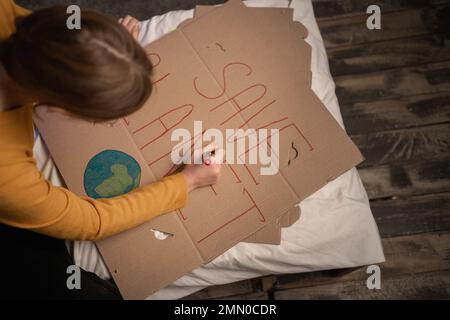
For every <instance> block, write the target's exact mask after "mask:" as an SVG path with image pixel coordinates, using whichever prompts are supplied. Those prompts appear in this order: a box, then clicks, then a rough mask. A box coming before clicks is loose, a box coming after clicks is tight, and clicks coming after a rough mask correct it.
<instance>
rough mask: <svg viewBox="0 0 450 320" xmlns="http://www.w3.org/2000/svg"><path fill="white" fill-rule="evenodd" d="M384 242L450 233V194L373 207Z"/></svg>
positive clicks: (382, 201) (392, 201)
mask: <svg viewBox="0 0 450 320" xmlns="http://www.w3.org/2000/svg"><path fill="white" fill-rule="evenodd" d="M370 207H371V208H372V212H373V215H374V217H375V220H376V222H377V225H378V229H379V230H380V235H381V236H382V237H383V238H387V237H396V236H400V235H411V234H418V233H425V232H432V231H443V230H450V193H442V194H432V195H424V196H416V197H408V198H407V199H391V200H377V201H372V202H371V203H370Z"/></svg>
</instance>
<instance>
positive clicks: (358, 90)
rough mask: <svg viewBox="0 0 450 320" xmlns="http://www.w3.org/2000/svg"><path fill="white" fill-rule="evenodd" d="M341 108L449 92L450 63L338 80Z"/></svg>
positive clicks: (337, 78) (352, 76)
mask: <svg viewBox="0 0 450 320" xmlns="http://www.w3.org/2000/svg"><path fill="white" fill-rule="evenodd" d="M335 82H336V94H337V97H338V99H339V102H340V104H341V105H346V104H351V103H355V102H369V101H378V100H380V99H394V98H397V97H403V96H412V95H418V94H426V93H436V92H447V93H448V92H449V91H450V61H446V62H439V63H433V64H428V65H422V66H413V67H409V68H399V69H392V70H386V71H381V72H372V73H365V74H358V75H347V76H339V77H335Z"/></svg>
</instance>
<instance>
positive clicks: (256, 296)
mask: <svg viewBox="0 0 450 320" xmlns="http://www.w3.org/2000/svg"><path fill="white" fill-rule="evenodd" d="M213 300H269V294H268V292H254V293H249V294H242V295H236V296H228V297H220V298H216V299H213Z"/></svg>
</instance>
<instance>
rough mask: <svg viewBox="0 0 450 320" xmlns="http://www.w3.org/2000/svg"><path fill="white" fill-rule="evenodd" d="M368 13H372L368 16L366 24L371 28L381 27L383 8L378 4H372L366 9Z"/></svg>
mask: <svg viewBox="0 0 450 320" xmlns="http://www.w3.org/2000/svg"><path fill="white" fill-rule="evenodd" d="M366 13H367V14H371V16H369V17H368V18H367V21H366V26H367V29H369V30H374V29H381V9H380V7H379V6H377V5H376V4H373V5H370V6H368V7H367V10H366Z"/></svg>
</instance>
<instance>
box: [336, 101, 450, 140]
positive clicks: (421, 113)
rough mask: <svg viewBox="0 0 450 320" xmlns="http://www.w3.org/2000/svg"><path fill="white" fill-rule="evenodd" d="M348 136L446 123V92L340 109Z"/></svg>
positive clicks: (449, 111)
mask: <svg viewBox="0 0 450 320" xmlns="http://www.w3.org/2000/svg"><path fill="white" fill-rule="evenodd" d="M341 111H342V117H343V118H344V123H345V127H346V129H347V132H348V133H349V134H350V135H356V134H365V133H370V132H374V131H375V132H376V131H386V130H392V129H402V128H410V127H417V126H426V125H431V124H438V123H446V122H450V92H447V93H432V94H424V95H414V96H407V97H401V98H397V99H388V100H380V101H370V102H355V103H353V104H348V105H342V106H341Z"/></svg>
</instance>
